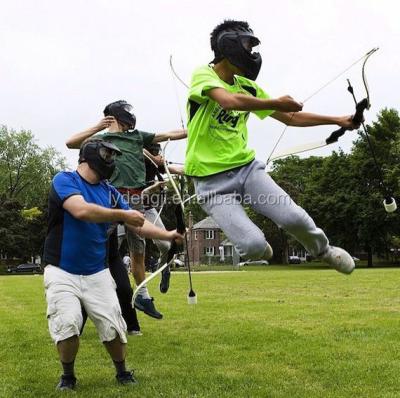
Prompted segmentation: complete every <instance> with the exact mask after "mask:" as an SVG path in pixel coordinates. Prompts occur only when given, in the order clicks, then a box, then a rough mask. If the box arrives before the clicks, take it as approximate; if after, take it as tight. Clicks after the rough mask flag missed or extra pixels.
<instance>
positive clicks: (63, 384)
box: [56, 375, 76, 391]
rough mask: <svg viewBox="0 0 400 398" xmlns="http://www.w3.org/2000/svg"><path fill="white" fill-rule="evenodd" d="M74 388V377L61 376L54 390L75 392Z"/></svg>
mask: <svg viewBox="0 0 400 398" xmlns="http://www.w3.org/2000/svg"><path fill="white" fill-rule="evenodd" d="M75 386H76V377H75V376H70V375H68V376H66V375H62V376H61V378H60V382H59V383H58V384H57V387H56V389H57V390H60V391H71V390H75Z"/></svg>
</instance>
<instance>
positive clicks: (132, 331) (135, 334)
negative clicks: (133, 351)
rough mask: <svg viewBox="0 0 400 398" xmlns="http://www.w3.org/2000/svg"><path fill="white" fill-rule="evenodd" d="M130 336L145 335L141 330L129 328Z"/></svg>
mask: <svg viewBox="0 0 400 398" xmlns="http://www.w3.org/2000/svg"><path fill="white" fill-rule="evenodd" d="M128 334H129V336H143V333H142V332H141V331H140V330H128Z"/></svg>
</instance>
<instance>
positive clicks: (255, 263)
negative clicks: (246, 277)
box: [239, 260, 269, 267]
mask: <svg viewBox="0 0 400 398" xmlns="http://www.w3.org/2000/svg"><path fill="white" fill-rule="evenodd" d="M268 264H269V262H268V261H267V260H255V261H250V260H249V261H243V262H241V263H239V267H243V266H245V265H268Z"/></svg>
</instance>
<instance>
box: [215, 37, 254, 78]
mask: <svg viewBox="0 0 400 398" xmlns="http://www.w3.org/2000/svg"><path fill="white" fill-rule="evenodd" d="M259 44H260V40H259V39H258V38H257V37H255V36H254V34H253V32H251V31H226V32H222V33H221V34H220V35H219V36H218V39H217V47H218V51H219V58H220V57H221V56H222V57H224V58H226V59H227V60H228V61H229V62H230V63H231V64H232V65H234V66H236V67H238V68H239V69H240V70H241V71H242V72H243V74H244V76H245V77H247V78H248V79H251V80H256V79H257V76H258V73H259V72H260V69H261V64H262V58H261V55H260V53H259V52H257V51H258V50H257V47H258V46H259ZM216 58H218V57H216Z"/></svg>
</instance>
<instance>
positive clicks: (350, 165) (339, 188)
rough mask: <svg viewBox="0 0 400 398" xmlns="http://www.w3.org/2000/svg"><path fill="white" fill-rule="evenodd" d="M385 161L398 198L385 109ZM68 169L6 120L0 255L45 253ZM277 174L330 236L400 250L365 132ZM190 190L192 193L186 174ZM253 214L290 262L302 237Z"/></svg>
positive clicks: (394, 143)
mask: <svg viewBox="0 0 400 398" xmlns="http://www.w3.org/2000/svg"><path fill="white" fill-rule="evenodd" d="M367 130H368V133H369V136H370V139H371V141H372V145H373V147H374V149H375V153H376V157H377V160H378V162H379V164H380V165H381V167H382V170H383V174H384V179H385V184H386V185H387V186H389V187H390V188H391V190H392V193H393V195H394V197H395V198H399V194H400V184H399V181H400V117H399V114H398V112H397V111H396V110H394V109H384V110H382V111H381V112H380V113H379V114H378V115H377V120H376V121H375V122H373V123H372V124H371V125H368V126H367ZM65 168H66V162H65V158H64V157H62V156H61V154H60V153H59V152H57V151H56V150H55V149H54V148H53V147H47V148H41V147H40V146H39V145H38V144H37V143H36V141H35V137H34V135H33V134H32V132H30V131H26V130H21V131H16V130H13V129H10V128H8V127H7V126H0V254H1V255H2V256H7V257H9V258H10V257H18V258H21V259H30V257H31V256H34V255H37V254H41V252H42V248H43V242H44V237H45V234H46V223H47V196H48V190H49V187H50V183H51V179H52V178H53V176H54V175H55V174H56V173H57V172H58V171H60V170H63V169H65ZM270 174H271V176H272V177H273V178H274V179H275V180H276V182H277V183H278V184H279V185H280V186H281V187H282V188H283V189H285V191H286V192H288V193H289V194H290V196H291V197H292V199H293V200H294V201H295V202H296V203H298V204H299V205H300V206H302V207H304V208H305V209H306V210H307V212H308V213H309V214H310V215H311V216H312V217H313V218H314V220H315V222H316V224H317V225H319V226H321V227H322V228H323V229H324V230H325V232H326V233H327V236H328V237H329V238H330V240H331V242H332V243H333V244H335V245H338V246H341V247H343V248H345V249H346V250H348V251H349V252H350V253H360V252H363V253H366V255H367V258H368V264H369V265H372V264H373V255H376V256H379V257H383V258H386V259H389V258H390V256H391V255H393V253H396V252H397V249H398V248H399V249H400V218H399V217H400V215H399V210H398V211H396V212H394V213H391V214H388V213H386V212H385V210H384V208H383V205H382V201H383V199H384V198H383V196H382V190H381V189H380V182H379V173H378V171H377V169H376V167H375V165H374V163H373V159H372V156H371V153H370V151H369V148H368V146H367V142H366V139H365V137H364V136H363V135H362V134H359V135H358V138H357V139H356V140H355V141H354V142H353V146H352V149H351V151H350V152H349V153H344V152H343V151H341V150H339V151H334V152H332V154H331V155H330V156H327V157H317V156H310V157H307V158H302V159H301V158H299V157H298V156H290V157H287V158H284V159H279V160H276V161H274V163H273V168H272V171H271V172H270ZM188 191H189V194H193V193H194V189H193V184H192V183H191V182H190V181H189V180H188ZM186 209H187V211H191V212H192V215H193V220H194V222H198V221H200V220H201V219H203V218H204V217H205V213H204V212H202V210H201V208H200V207H199V205H197V204H196V203H195V202H191V203H189V204H188V205H187V206H186ZM247 211H248V212H249V215H250V217H251V218H252V220H253V221H254V222H255V223H256V224H257V225H258V226H259V227H260V228H261V229H262V230H263V231H264V233H265V236H266V237H267V239H268V240H269V242H270V243H271V245H272V246H273V247H274V249H275V258H274V260H275V261H276V262H281V263H285V262H287V257H288V248H289V246H290V247H296V245H297V243H296V242H295V241H294V240H293V239H292V238H291V237H290V236H288V235H287V234H286V233H285V232H283V231H281V230H279V229H278V228H277V227H276V226H275V225H274V224H273V223H272V222H271V221H269V220H267V219H265V218H264V217H263V216H260V215H259V214H256V213H255V212H254V211H253V210H252V209H250V208H248V209H247ZM173 212H174V207H173V206H165V209H164V210H163V219H165V224H166V225H167V227H170V228H172V227H173V226H174V219H175V216H174V214H173Z"/></svg>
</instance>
